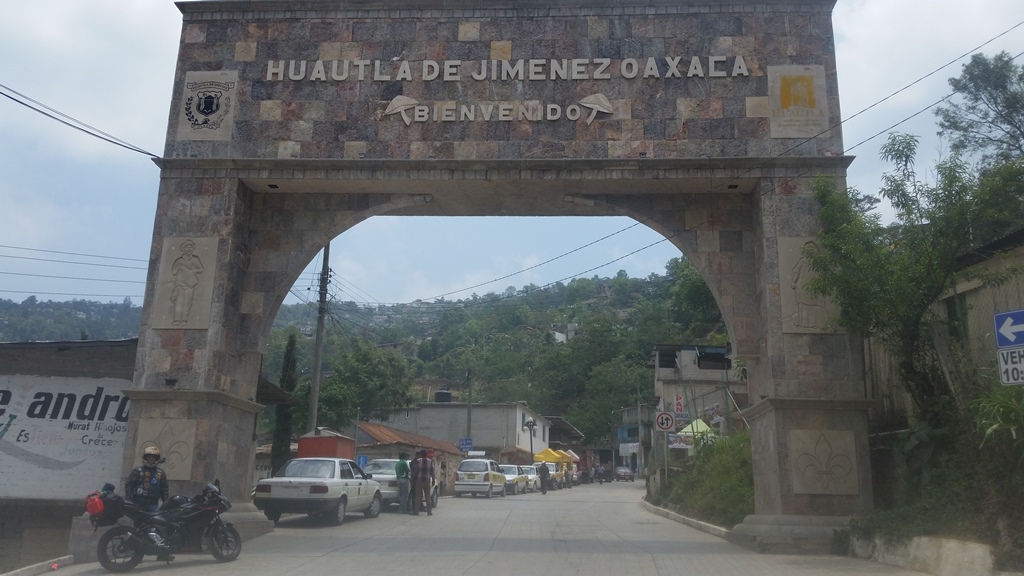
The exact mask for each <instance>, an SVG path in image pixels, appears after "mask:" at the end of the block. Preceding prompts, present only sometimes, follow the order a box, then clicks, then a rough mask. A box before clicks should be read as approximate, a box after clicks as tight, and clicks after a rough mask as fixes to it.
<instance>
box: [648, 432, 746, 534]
mask: <svg viewBox="0 0 1024 576" xmlns="http://www.w3.org/2000/svg"><path fill="white" fill-rule="evenodd" d="M691 460H692V461H691V463H690V466H688V467H687V469H686V470H685V471H684V472H682V473H680V474H678V475H677V476H675V477H674V478H672V479H671V481H670V482H671V486H672V488H671V492H670V494H669V497H668V502H669V503H671V504H674V505H676V506H678V507H679V511H680V513H682V514H683V515H685V516H689V517H691V518H696V519H699V520H703V521H705V522H709V523H711V524H714V525H716V526H723V527H730V528H731V527H732V526H735V525H736V524H739V523H740V522H742V521H743V518H744V517H746V516H747V515H749V514H753V513H754V469H753V461H752V459H751V447H750V434H749V433H747V432H743V433H740V434H737V435H735V436H730V437H727V438H721V439H719V440H718V441H717V442H714V443H713V444H710V445H709V446H707V447H706V448H703V449H701V451H700V452H699V454H698V455H697V456H696V457H694V458H692V459H691Z"/></svg>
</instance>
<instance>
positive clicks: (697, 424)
mask: <svg viewBox="0 0 1024 576" xmlns="http://www.w3.org/2000/svg"><path fill="white" fill-rule="evenodd" d="M714 431H715V430H714V428H712V427H711V426H708V425H707V424H705V423H704V421H703V420H701V419H700V418H698V419H696V420H694V421H693V422H690V423H689V424H687V425H686V426H683V427H682V428H680V429H679V434H694V435H696V434H708V433H711V432H714Z"/></svg>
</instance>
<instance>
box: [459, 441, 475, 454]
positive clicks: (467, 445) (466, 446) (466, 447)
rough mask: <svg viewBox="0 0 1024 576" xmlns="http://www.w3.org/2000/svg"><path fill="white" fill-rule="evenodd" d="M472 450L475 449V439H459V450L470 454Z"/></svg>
mask: <svg viewBox="0 0 1024 576" xmlns="http://www.w3.org/2000/svg"><path fill="white" fill-rule="evenodd" d="M472 449H473V439H472V438H459V450H462V451H463V452H469V451H470V450H472Z"/></svg>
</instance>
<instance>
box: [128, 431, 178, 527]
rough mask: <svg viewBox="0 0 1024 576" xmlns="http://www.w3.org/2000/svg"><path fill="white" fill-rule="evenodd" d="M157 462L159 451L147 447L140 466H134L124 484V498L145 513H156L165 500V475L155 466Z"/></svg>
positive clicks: (166, 492)
mask: <svg viewBox="0 0 1024 576" xmlns="http://www.w3.org/2000/svg"><path fill="white" fill-rule="evenodd" d="M159 462H160V449H159V448H157V447H156V446H147V447H146V448H145V449H144V450H143V451H142V466H136V467H135V469H134V470H132V471H131V474H129V475H128V481H127V482H125V484H124V494H125V496H127V497H128V498H130V499H131V501H132V503H133V504H135V506H136V507H138V508H140V509H142V510H145V511H146V512H156V511H157V510H159V509H160V503H161V502H165V501H166V500H167V496H168V489H167V474H166V473H164V470H163V468H160V467H158V466H157V464H158V463H159Z"/></svg>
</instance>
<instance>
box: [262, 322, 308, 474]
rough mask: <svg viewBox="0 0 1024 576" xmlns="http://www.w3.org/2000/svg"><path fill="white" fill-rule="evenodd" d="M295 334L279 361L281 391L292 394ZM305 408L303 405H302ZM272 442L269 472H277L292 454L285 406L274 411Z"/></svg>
mask: <svg viewBox="0 0 1024 576" xmlns="http://www.w3.org/2000/svg"><path fill="white" fill-rule="evenodd" d="M295 347H296V338H295V332H291V333H290V334H288V344H287V345H286V346H285V349H284V358H283V359H282V360H281V381H280V385H281V389H282V390H284V391H285V392H289V393H291V392H294V391H295V387H296V384H297V383H298V370H297V365H298V362H297V359H296V356H295ZM304 406H305V405H304ZM275 413H276V414H275V419H274V440H273V443H272V444H271V447H270V470H271V471H277V470H278V469H279V468H280V467H281V466H283V465H284V463H285V462H287V461H288V459H289V458H291V454H292V412H291V407H290V406H288V405H287V404H278V405H277V407H276V409H275Z"/></svg>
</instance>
